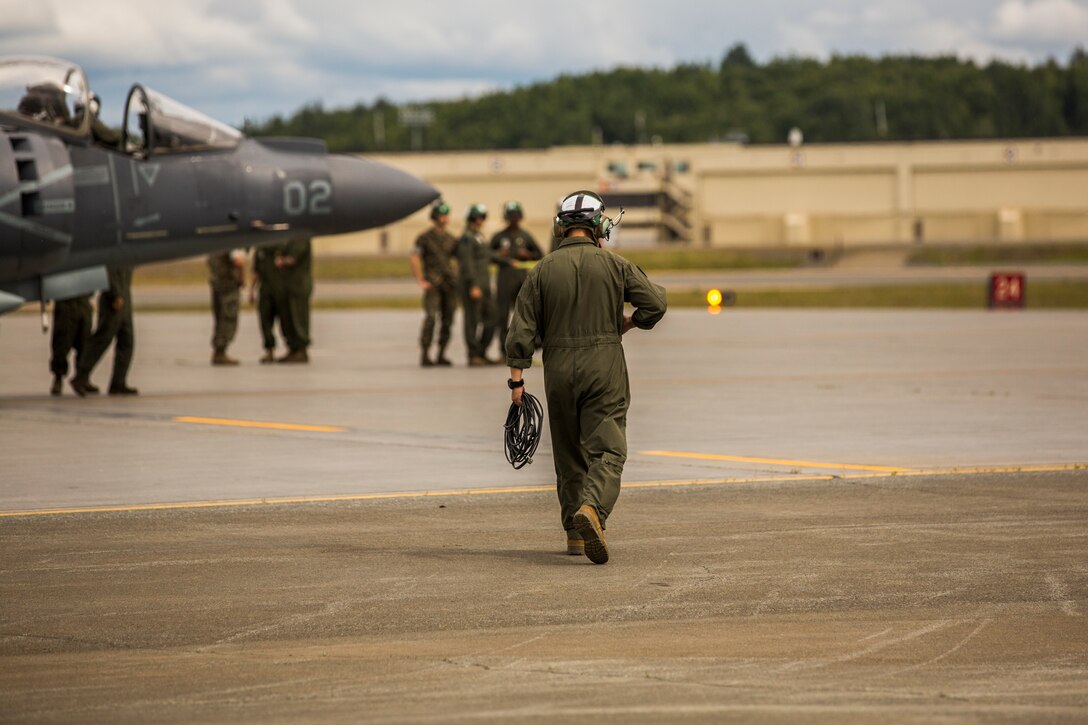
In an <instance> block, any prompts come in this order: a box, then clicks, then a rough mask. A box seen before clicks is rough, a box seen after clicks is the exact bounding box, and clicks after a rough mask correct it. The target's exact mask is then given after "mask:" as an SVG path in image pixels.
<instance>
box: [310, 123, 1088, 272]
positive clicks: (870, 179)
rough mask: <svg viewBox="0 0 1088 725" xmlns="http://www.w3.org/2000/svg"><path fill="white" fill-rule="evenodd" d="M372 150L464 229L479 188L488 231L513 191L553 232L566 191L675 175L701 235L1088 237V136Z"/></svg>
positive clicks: (804, 241) (355, 249)
mask: <svg viewBox="0 0 1088 725" xmlns="http://www.w3.org/2000/svg"><path fill="white" fill-rule="evenodd" d="M370 158H374V159H376V160H378V161H382V162H384V163H388V164H390V165H393V166H396V167H399V168H402V169H404V170H406V171H409V172H411V173H414V174H417V175H418V176H421V177H423V178H424V179H427V180H428V181H429V182H431V183H432V184H434V185H435V186H436V187H437V188H439V189H440V190H441V191H442V192H443V194H444V196H445V198H446V200H447V201H448V202H449V203H450V204H451V205H452V206H453V209H454V215H453V219H454V221H453V224H452V227H453V231H454V232H455V233H459V232H460V230H461V229H462V228H463V221H462V220H463V213H464V210H465V209H466V208H467V207H468V206H469V205H470V204H472V203H474V202H478V201H480V202H484V203H485V204H487V205H488V206H489V207H490V208H491V209H492V210H494V213H493V214H492V216H491V218H490V219H489V220H488V226H487V228H486V229H485V231H486V232H488V233H492V232H494V231H497V230H498V229H499V228H500V227H501V226H502V219H501V208H502V204H503V203H504V202H505V201H507V200H510V199H517V200H519V201H520V202H521V203H522V204H523V205H524V207H525V210H526V214H527V218H526V225H527V226H528V228H529V230H530V231H531V232H532V233H533V234H534V235H535V236H536V237H537V240H538V241H540V242H541V243H543V244H547V242H548V240H549V238H550V230H551V217H552V214H553V213H554V210H555V204H556V202H557V201H558V199H560V198H561V197H562V196H563V195H565V194H566V193H569V192H570V191H574V190H576V189H579V188H589V189H595V190H598V191H617V192H622V191H646V190H653V189H659V188H662V185H663V179H665V178H668V179H669V183H670V184H672V185H674V186H675V187H678V188H679V189H681V190H684V191H686V192H688V193H690V198H691V208H690V210H689V214H688V217H689V221H690V222H691V223H692V235H691V236H692V240H691V242H692V243H693V244H694V245H697V246H719V247H729V246H732V247H753V246H779V247H781V246H814V247H835V246H846V247H849V246H856V245H866V246H868V245H881V244H888V245H892V244H906V243H918V242H920V243H926V242H929V243H987V242H994V243H1000V242H1048V241H1084V240H1088V139H1064V140H1035V139H1029V140H1015V141H1000V140H999V141H984V142H934V143H889V144H828V145H807V146H802V147H798V148H792V147H789V146H737V145H732V144H696V145H675V146H634V147H631V146H591V147H567V148H558V149H548V150H544V151H494V152H457V153H421V154H395V155H394V154H391V155H384V156H371V157H370ZM617 166H622V167H625V168H626V170H627V172H628V173H627V176H626V177H625V178H621V177H620V176H617V175H616V174H615V173H613V172H612V171H610V170H609V169H610V167H611V168H612V169H615V168H616V167H617ZM640 167H641V168H640ZM612 211H618V210H612ZM641 213H642V215H643V216H645V211H643V212H641ZM636 217H637V215H633V216H632V217H630V218H636ZM426 226H427V214H426V211H425V210H424V211H421V212H419V213H417V214H415V215H413V216H412V217H409V218H408V219H406V220H404V221H402V222H400V223H398V224H395V225H392V226H390V227H388V228H386V229H382V230H372V231H369V232H365V233H362V234H354V235H344V236H342V237H325V238H323V239H321V240H319V242H318V243H319V245H320V248H321V249H322V250H324V251H326V252H333V253H336V252H344V253H377V252H383V251H386V252H390V253H405V252H407V251H408V250H409V249H410V248H411V244H412V241H413V240H414V239H415V237H416V235H417V234H419V233H420V232H421V231H422V230H423V229H424V228H426ZM621 246H622V242H621Z"/></svg>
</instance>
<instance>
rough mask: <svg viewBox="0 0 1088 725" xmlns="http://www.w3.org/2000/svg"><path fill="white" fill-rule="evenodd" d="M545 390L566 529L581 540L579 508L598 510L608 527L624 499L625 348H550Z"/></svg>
mask: <svg viewBox="0 0 1088 725" xmlns="http://www.w3.org/2000/svg"><path fill="white" fill-rule="evenodd" d="M544 387H545V391H546V393H547V395H546V397H547V400H548V429H549V431H550V432H551V434H552V458H553V460H554V462H555V479H556V491H557V493H558V494H559V506H560V515H561V517H562V522H563V528H564V529H566V531H567V535H568V538H576V539H580V538H581V535H580V534H578V533H577V532H576V531H574V530H573V529H574V514H575V513H576V512H577V511H578V508H579V507H581V506H582V505H583V504H589V505H591V506H594V507H596V509H597V512H598V514H599V515H600V517H601V526H604V525H605V521H606V520H607V518H608V516H609V514H611V513H612V509H613V507H615V505H616V501H617V499H619V496H620V477H621V476H622V475H623V465H624V463H626V461H627V409H628V407H629V405H630V400H631V388H630V385H629V383H628V379H627V363H626V361H625V360H624V356H623V347H622V346H621V345H620V344H619V343H618V342H617V343H616V344H615V345H599V346H595V347H588V348H587V347H582V348H562V347H561V348H555V347H553V348H550V349H549V348H548V347H547V345H545V347H544Z"/></svg>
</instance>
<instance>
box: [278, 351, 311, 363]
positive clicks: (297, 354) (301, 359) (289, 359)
mask: <svg viewBox="0 0 1088 725" xmlns="http://www.w3.org/2000/svg"><path fill="white" fill-rule="evenodd" d="M276 362H278V363H287V364H289V365H294V364H299V363H308V362H310V356H309V354H307V352H306V348H304V347H303V348H299V349H298V350H292V351H291V352H289V353H287V354H286V355H284V356H283V357H281V358H280V359H279V360H277V361H276Z"/></svg>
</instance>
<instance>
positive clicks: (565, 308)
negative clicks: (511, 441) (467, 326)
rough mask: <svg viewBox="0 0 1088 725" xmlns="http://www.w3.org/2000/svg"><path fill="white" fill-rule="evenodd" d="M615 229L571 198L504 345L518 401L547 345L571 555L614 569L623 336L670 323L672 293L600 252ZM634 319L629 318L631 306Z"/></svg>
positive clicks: (595, 205)
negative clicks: (611, 520) (610, 524)
mask: <svg viewBox="0 0 1088 725" xmlns="http://www.w3.org/2000/svg"><path fill="white" fill-rule="evenodd" d="M611 226H612V221H611V220H610V219H609V218H608V217H606V216H604V202H603V201H602V200H601V198H600V197H599V196H597V195H596V194H594V193H593V192H589V191H579V192H575V193H573V194H571V195H570V196H568V197H566V198H565V199H564V200H563V202H562V204H561V205H560V208H559V212H558V213H557V215H556V218H555V236H556V237H561V240H560V244H559V247H558V248H557V249H556V250H555V251H554V252H552V253H551V254H549V255H548V256H546V257H544V259H543V260H541V261H540V263H539V264H537V265H536V266H535V267H534V268H533V269H532V270H530V271H529V275H528V277H527V278H526V280H525V284H524V286H523V287H522V288H521V292H520V293H519V294H518V298H517V302H516V303H515V306H514V316H513V319H512V320H511V323H510V331H509V333H508V335H507V338H506V354H507V364H508V365H509V366H510V385H511V388H512V391H513V392H512V396H511V397H512V399H513V401H514V402H515V403H517V404H521V396H522V390H523V389H524V388H521V387H515V386H516V385H517V383H518V382H519V381H521V379H522V370H523V369H525V368H528V367H529V366H531V365H532V362H533V350H534V340H535V338H536V336H537V334H539V335H540V336H541V338H542V340H543V343H544V352H543V357H544V387H545V391H546V399H547V404H548V423H549V430H550V431H551V436H552V455H553V458H554V460H555V475H556V488H557V492H558V494H559V505H560V508H561V516H562V522H563V528H564V529H565V530H566V532H567V551H568V553H571V554H576V553H581V548H582V547H581V546H579V540H583V541H584V550H585V554H586V556H588V557H589V559H590V560H591V561H592V562H593V563H595V564H603V563H605V562H606V561H608V547H607V544H606V542H605V539H604V531H603V530H604V524H605V521H606V520H607V518H608V516H609V514H611V513H612V509H613V507H614V506H615V505H616V499H617V498H618V497H619V493H620V476H621V475H622V473H623V465H624V463H625V462H626V460H627V409H628V406H629V405H630V400H631V388H630V386H629V384H628V380H627V363H626V360H625V359H624V356H623V346H622V344H621V338H622V335H623V334H624V333H625V332H627V331H628V330H630V329H631V328H632V327H638V328H640V329H643V330H649V329H651V328H652V327H653V326H654V325H655V324H657V322H658V321H659V320H660V319H661V318H662V316H664V314H665V309H666V306H667V302H666V297H665V290H664V289H663V288H662V287H660V286H658V285H656V284H654V283H652V282H651V281H650V280H649V279H647V277H646V274H645V273H644V272H643V271H642V270H641V269H639V268H638V267H637V266H635V265H634V264H632V263H630V262H628V261H627V260H625V259H623V258H622V257H620V256H618V255H616V254H613V253H612V252H609V251H606V250H604V249H602V248H601V243H602V242H603V241H604V240H605V239H607V237H608V232H609V230H610V228H611ZM625 302H628V303H630V304H631V305H632V306H633V307H634V308H635V309H634V312H633V314H632V315H630V316H625V315H624V303H625Z"/></svg>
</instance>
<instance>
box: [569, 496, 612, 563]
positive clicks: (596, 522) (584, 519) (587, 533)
mask: <svg viewBox="0 0 1088 725" xmlns="http://www.w3.org/2000/svg"><path fill="white" fill-rule="evenodd" d="M574 528H575V529H577V530H578V533H579V534H581V535H582V540H583V541H585V546H586V556H587V557H589V560H590V561H592V562H593V563H594V564H603V563H605V562H606V561H608V544H607V542H605V540H604V530H603V529H601V519H600V517H599V516H597V509H595V508H593V507H592V506H590V505H588V504H585V505H583V506H582V507H581V508H580V509H578V513H576V514H574Z"/></svg>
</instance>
